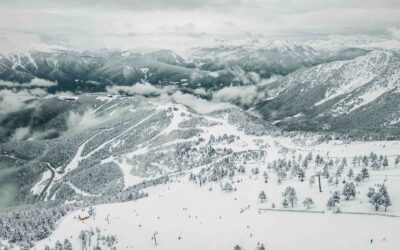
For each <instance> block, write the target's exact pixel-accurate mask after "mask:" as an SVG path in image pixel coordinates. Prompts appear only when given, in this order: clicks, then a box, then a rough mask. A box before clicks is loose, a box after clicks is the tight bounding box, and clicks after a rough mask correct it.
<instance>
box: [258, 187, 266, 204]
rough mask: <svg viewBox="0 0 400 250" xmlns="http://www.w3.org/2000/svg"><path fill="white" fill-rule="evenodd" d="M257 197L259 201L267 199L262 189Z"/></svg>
mask: <svg viewBox="0 0 400 250" xmlns="http://www.w3.org/2000/svg"><path fill="white" fill-rule="evenodd" d="M258 199H260V201H261V202H265V201H266V200H267V195H266V194H265V192H264V190H263V191H261V192H260V194H259V195H258Z"/></svg>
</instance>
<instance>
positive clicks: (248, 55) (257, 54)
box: [192, 40, 321, 77]
mask: <svg viewBox="0 0 400 250" xmlns="http://www.w3.org/2000/svg"><path fill="white" fill-rule="evenodd" d="M192 56H193V58H194V59H193V60H194V61H195V62H196V64H198V65H199V67H200V68H201V69H205V70H221V69H230V68H233V69H235V68H236V69H241V70H244V71H245V72H256V73H257V74H259V75H260V76H261V77H270V76H272V75H287V74H289V73H291V72H293V71H295V70H297V69H299V68H303V67H310V66H313V65H317V64H319V63H320V59H321V58H319V55H318V53H317V52H316V51H315V50H314V49H313V48H312V47H310V46H306V45H301V44H297V43H294V42H290V41H271V42H260V41H258V40H254V41H246V42H241V43H231V42H229V43H220V44H219V45H218V46H215V47H206V48H198V49H194V50H193V55H192Z"/></svg>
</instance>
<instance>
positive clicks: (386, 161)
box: [382, 156, 389, 169]
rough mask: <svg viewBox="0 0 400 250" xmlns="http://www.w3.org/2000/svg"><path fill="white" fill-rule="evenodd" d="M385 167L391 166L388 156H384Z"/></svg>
mask: <svg viewBox="0 0 400 250" xmlns="http://www.w3.org/2000/svg"><path fill="white" fill-rule="evenodd" d="M382 166H383V169H385V168H387V167H388V166H389V160H388V158H387V156H385V157H384V158H383V163H382Z"/></svg>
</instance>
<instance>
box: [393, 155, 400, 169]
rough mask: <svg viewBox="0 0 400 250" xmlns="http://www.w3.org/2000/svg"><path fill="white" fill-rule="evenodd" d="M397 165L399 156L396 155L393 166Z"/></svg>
mask: <svg viewBox="0 0 400 250" xmlns="http://www.w3.org/2000/svg"><path fill="white" fill-rule="evenodd" d="M399 163H400V155H398V156H397V157H396V159H395V160H394V166H395V167H397V165H399Z"/></svg>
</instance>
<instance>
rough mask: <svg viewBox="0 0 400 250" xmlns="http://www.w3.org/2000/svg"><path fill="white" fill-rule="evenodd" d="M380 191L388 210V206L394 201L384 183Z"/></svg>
mask: <svg viewBox="0 0 400 250" xmlns="http://www.w3.org/2000/svg"><path fill="white" fill-rule="evenodd" d="M379 192H380V193H381V194H382V196H383V197H384V198H385V200H384V203H383V204H382V205H383V206H384V207H385V212H386V210H387V208H388V207H389V206H391V205H392V201H391V200H390V197H389V194H388V192H387V189H386V186H385V185H384V184H383V185H382V186H381V187H380V188H379Z"/></svg>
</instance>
